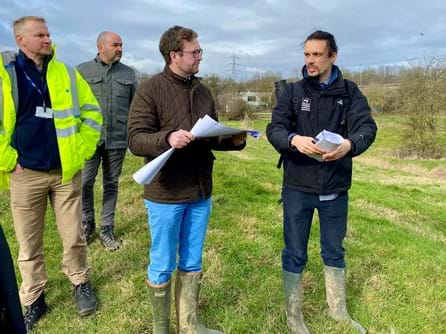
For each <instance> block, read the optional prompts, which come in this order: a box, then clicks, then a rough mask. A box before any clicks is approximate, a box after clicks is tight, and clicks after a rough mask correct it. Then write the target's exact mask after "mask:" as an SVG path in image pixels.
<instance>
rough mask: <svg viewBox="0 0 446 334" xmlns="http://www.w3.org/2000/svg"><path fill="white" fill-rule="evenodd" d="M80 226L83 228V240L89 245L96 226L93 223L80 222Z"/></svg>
mask: <svg viewBox="0 0 446 334" xmlns="http://www.w3.org/2000/svg"><path fill="white" fill-rule="evenodd" d="M82 226H83V227H84V233H85V239H86V240H87V244H89V243H90V242H91V241H92V240H93V236H94V232H95V230H96V224H95V222H94V221H82Z"/></svg>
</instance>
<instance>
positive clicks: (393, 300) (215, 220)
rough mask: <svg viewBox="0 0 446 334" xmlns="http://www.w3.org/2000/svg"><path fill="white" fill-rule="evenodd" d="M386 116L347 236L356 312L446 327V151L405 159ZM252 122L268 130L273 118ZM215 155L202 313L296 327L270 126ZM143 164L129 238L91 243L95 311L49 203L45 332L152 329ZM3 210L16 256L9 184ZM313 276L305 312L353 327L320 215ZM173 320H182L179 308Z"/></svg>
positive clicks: (356, 191)
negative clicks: (109, 246)
mask: <svg viewBox="0 0 446 334" xmlns="http://www.w3.org/2000/svg"><path fill="white" fill-rule="evenodd" d="M376 119H377V123H378V126H379V132H378V137H377V140H376V142H375V144H374V145H373V146H372V148H371V149H370V150H369V151H368V152H366V153H365V154H364V155H362V156H361V157H358V158H355V160H354V174H353V186H352V188H351V191H350V211H349V227H348V233H347V238H346V240H345V248H346V252H347V253H346V254H347V255H346V260H347V282H348V291H347V292H348V293H347V296H348V304H349V309H350V313H351V315H352V316H353V317H354V318H356V319H358V320H360V321H361V323H362V324H363V325H365V326H366V327H367V328H368V329H369V332H370V333H400V334H408V333H414V334H415V333H416V334H418V333H435V334H437V333H446V247H445V246H446V199H445V197H446V196H445V195H446V165H445V160H435V161H433V160H432V161H429V160H425V161H417V160H404V161H403V160H398V159H396V158H395V154H394V152H395V149H396V148H398V146H399V136H400V134H401V123H402V119H401V117H399V116H387V115H378V116H377V117H376ZM231 125H234V126H240V124H237V123H231ZM249 125H250V126H251V127H253V128H256V129H259V130H261V131H262V132H263V133H264V129H265V126H266V121H262V120H259V121H253V122H252V123H251V124H249ZM443 125H444V124H443ZM443 129H444V126H443ZM442 133H443V135H442V136H443V137H442V138H441V140H442V142H443V143H444V144H445V145H446V134H445V132H444V131H443V132H442ZM216 156H217V161H216V164H215V170H214V195H213V199H214V207H213V214H212V218H211V221H210V225H209V230H208V237H207V242H206V248H205V254H204V269H205V270H204V271H205V276H204V284H203V289H202V294H201V296H202V298H201V305H200V306H201V307H200V314H201V318H202V320H203V322H204V323H206V324H207V325H208V326H209V327H211V328H217V329H220V330H223V331H224V332H225V333H234V334H245V333H253V334H271V333H288V331H287V329H286V323H285V315H284V296H283V292H282V283H281V262H280V257H281V250H282V208H281V206H280V204H278V199H279V194H280V189H281V174H282V170H278V169H277V168H276V167H275V165H276V162H277V158H278V156H277V154H276V153H275V151H274V150H273V149H272V147H271V146H270V145H269V143H268V142H267V140H266V137H265V136H263V137H262V138H260V139H259V140H252V139H249V142H248V146H247V148H246V149H245V150H244V151H241V152H216ZM140 166H142V159H141V158H137V157H133V156H128V157H127V159H126V162H125V167H124V171H123V176H122V178H121V185H120V187H121V188H120V189H121V191H120V197H119V203H118V208H117V214H116V233H117V234H118V235H119V236H120V237H121V238H122V239H123V240H124V246H123V249H121V250H119V251H117V252H114V253H108V252H106V251H105V250H104V249H103V248H102V246H101V245H100V243H99V240H98V239H96V240H95V241H94V242H93V244H91V246H90V248H89V250H90V252H89V262H90V265H91V267H92V271H91V275H92V282H93V284H94V288H95V291H96V293H97V297H98V301H99V306H98V312H97V313H96V315H95V316H91V317H88V318H84V319H81V318H79V317H78V316H77V314H76V310H75V306H74V304H73V299H72V296H71V292H72V287H71V285H70V283H69V281H68V280H67V279H66V278H65V276H64V275H63V273H62V271H61V265H60V261H61V256H62V249H61V243H60V241H59V238H58V234H57V230H56V226H55V223H54V218H53V215H52V213H48V217H47V218H48V219H47V226H46V232H45V233H46V234H45V254H46V259H47V268H48V274H49V282H48V285H47V289H46V296H47V302H48V304H49V307H50V311H49V313H48V314H47V315H46V316H45V317H44V318H43V319H42V320H41V321H40V322H39V323H38V326H36V331H35V332H37V333H151V307H150V303H149V299H148V293H147V288H146V285H145V282H144V281H145V276H146V265H147V261H148V260H147V252H148V246H149V235H148V229H147V223H146V214H145V210H144V208H143V203H142V187H141V186H139V185H137V184H135V183H134V181H133V179H132V177H131V175H132V173H133V172H134V171H135V170H137V169H138V168H139V167H140ZM98 180H99V179H98ZM99 184H100V182H99ZM99 184H98V185H99ZM97 190H98V191H97V203H100V193H99V187H97ZM98 206H99V205H98ZM0 209H1V212H2V214H1V218H0V223H1V225H2V226H3V229H4V230H5V233H6V235H7V238H8V240H9V242H10V247H11V249H12V252H13V256H14V260H15V258H16V255H17V244H16V242H15V237H14V232H13V228H12V222H11V214H10V210H9V202H8V196H7V193H5V192H3V193H1V194H0ZM49 211H51V210H49ZM97 219H98V220H99V216H98V217H97ZM19 277H20V276H19ZM303 283H304V289H305V301H304V304H303V313H304V317H305V319H306V323H307V325H308V327H309V329H310V330H311V332H312V333H351V332H350V330H349V329H348V328H346V327H343V326H342V325H339V324H337V323H335V322H334V321H332V320H331V319H330V318H329V317H328V314H327V305H326V302H325V289H324V277H323V274H322V262H321V259H320V256H319V226H318V224H317V216H316V217H315V221H314V225H313V229H312V234H311V239H310V242H309V262H308V265H307V268H306V271H305V273H304V279H303ZM172 311H173V309H172ZM172 313H173V314H174V312H172ZM172 323H173V328H174V325H175V319H174V317H173V318H172ZM172 333H173V332H172Z"/></svg>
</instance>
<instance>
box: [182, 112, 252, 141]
mask: <svg viewBox="0 0 446 334" xmlns="http://www.w3.org/2000/svg"><path fill="white" fill-rule="evenodd" d="M190 132H191V133H192V134H193V135H194V136H195V137H217V136H231V135H236V134H239V133H247V134H249V135H251V136H252V137H254V138H258V137H259V136H260V132H259V131H256V130H242V129H234V128H230V127H228V126H225V125H223V124H220V123H218V122H217V121H215V120H214V119H213V118H212V117H210V116H208V115H206V116H204V117H203V118H200V119H199V120H198V121H197V122H196V123H195V125H194V127H193V128H192V130H190Z"/></svg>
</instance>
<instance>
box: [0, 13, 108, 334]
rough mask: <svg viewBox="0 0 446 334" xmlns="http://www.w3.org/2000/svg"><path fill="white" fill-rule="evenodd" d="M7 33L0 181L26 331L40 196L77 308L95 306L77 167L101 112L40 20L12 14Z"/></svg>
mask: <svg viewBox="0 0 446 334" xmlns="http://www.w3.org/2000/svg"><path fill="white" fill-rule="evenodd" d="M13 30H14V35H15V39H16V42H17V45H18V46H19V49H20V50H19V52H18V54H10V53H3V54H2V57H3V63H4V66H5V68H6V70H7V72H8V73H9V79H10V81H11V85H10V86H11V90H12V95H13V97H14V102H13V103H14V106H15V108H14V111H15V112H4V113H2V115H1V118H0V132H1V131H2V133H0V150H1V151H0V186H3V187H5V186H8V184H9V186H10V192H11V211H12V216H13V220H14V228H15V232H16V237H17V240H18V243H19V257H18V263H19V269H20V273H21V276H22V284H21V287H20V300H21V302H22V304H23V305H25V310H26V312H25V325H26V327H27V329H28V330H30V329H32V328H33V326H34V324H35V323H36V321H37V320H39V319H40V318H41V317H42V316H43V315H44V314H45V312H46V310H47V305H46V303H45V296H44V288H45V284H46V282H47V273H46V268H45V259H44V256H43V231H44V220H45V211H46V207H47V201H48V199H49V200H50V203H51V206H52V207H53V210H54V213H55V216H56V223H57V227H58V230H59V234H60V236H61V239H62V243H63V248H64V251H63V260H62V267H63V271H64V273H65V274H66V275H67V276H68V278H69V279H70V281H71V283H72V284H73V286H74V297H75V301H76V304H77V309H78V313H79V314H80V315H81V316H84V315H88V314H92V313H94V312H95V310H96V298H95V296H94V292H93V289H92V287H91V285H90V281H89V275H88V271H89V267H88V264H87V243H86V240H85V236H84V233H83V229H82V223H81V173H80V170H81V169H82V168H83V166H84V163H85V161H86V160H87V159H89V158H90V157H91V156H92V155H93V153H94V151H95V149H96V143H97V141H98V140H99V136H100V132H101V125H102V115H101V112H100V108H99V104H98V102H97V100H96V98H95V97H94V95H93V93H92V91H91V89H90V87H89V85H88V83H87V82H86V81H85V80H84V79H83V78H82V77H81V76H80V74H79V73H78V72H77V71H76V70H74V69H73V68H71V67H70V66H68V65H65V64H64V63H61V62H59V61H57V60H56V59H55V48H53V47H52V45H51V39H50V34H49V32H48V27H47V24H46V21H45V20H44V19H43V18H41V17H36V16H25V17H22V18H19V19H17V20H16V21H14V25H13ZM8 177H10V180H9V182H8Z"/></svg>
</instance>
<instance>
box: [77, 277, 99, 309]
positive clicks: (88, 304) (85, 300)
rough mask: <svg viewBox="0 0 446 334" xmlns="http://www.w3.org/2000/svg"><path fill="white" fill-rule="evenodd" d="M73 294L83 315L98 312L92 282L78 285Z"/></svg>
mask: <svg viewBox="0 0 446 334" xmlns="http://www.w3.org/2000/svg"><path fill="white" fill-rule="evenodd" d="M73 294H74V299H75V300H76V305H77V311H78V313H79V315H80V316H81V317H83V316H86V315H90V314H93V313H95V312H96V297H95V295H94V292H93V289H92V287H91V285H90V282H86V283H81V284H79V285H76V286H75V287H74V291H73Z"/></svg>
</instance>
